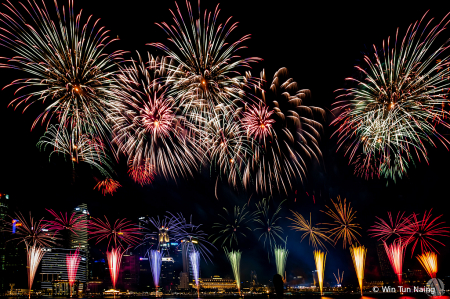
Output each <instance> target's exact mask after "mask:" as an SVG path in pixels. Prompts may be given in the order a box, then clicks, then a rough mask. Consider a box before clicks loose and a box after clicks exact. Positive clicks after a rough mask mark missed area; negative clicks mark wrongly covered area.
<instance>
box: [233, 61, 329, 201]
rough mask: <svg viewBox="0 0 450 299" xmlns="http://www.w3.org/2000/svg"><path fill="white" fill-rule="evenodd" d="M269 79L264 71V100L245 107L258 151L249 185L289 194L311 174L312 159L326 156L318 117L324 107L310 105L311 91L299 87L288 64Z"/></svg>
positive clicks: (252, 159)
mask: <svg viewBox="0 0 450 299" xmlns="http://www.w3.org/2000/svg"><path fill="white" fill-rule="evenodd" d="M247 77H248V78H249V79H250V78H251V74H250V73H248V74H247ZM265 82H266V79H265V73H264V71H263V72H262V73H261V78H260V80H259V86H256V87H255V94H256V97H257V98H260V99H261V101H260V102H259V103H255V104H250V105H247V106H246V107H245V108H244V109H243V112H242V120H241V121H242V124H243V127H244V129H245V131H246V133H247V136H248V138H249V140H251V141H252V144H253V151H254V155H252V156H249V158H248V161H247V166H246V170H245V176H244V184H245V186H247V187H248V186H250V185H251V183H252V182H253V181H254V184H255V186H256V190H257V191H258V192H268V193H270V194H272V193H273V192H274V191H275V190H278V191H284V192H286V193H287V192H288V190H290V189H291V188H292V185H293V184H294V182H295V181H296V180H297V179H300V180H303V178H304V177H305V176H306V170H307V161H308V160H311V159H315V160H317V161H319V160H320V157H321V152H320V149H319V144H318V142H319V139H320V132H321V131H322V125H321V124H320V123H319V122H317V121H315V120H314V116H315V115H317V114H320V116H321V117H322V118H323V116H324V111H323V110H322V109H320V108H317V107H312V106H306V105H304V101H308V100H309V99H310V97H311V92H310V91H309V90H306V89H302V90H299V89H298V88H297V83H296V82H295V81H293V79H292V78H289V76H288V71H287V69H286V68H281V69H279V70H278V71H277V72H276V73H275V75H274V78H273V81H272V83H271V85H270V88H267V87H266V86H265Z"/></svg>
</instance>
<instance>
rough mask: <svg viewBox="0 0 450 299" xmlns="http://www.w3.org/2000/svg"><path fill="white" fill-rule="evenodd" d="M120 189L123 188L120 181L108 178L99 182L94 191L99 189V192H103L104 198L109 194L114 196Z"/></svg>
mask: <svg viewBox="0 0 450 299" xmlns="http://www.w3.org/2000/svg"><path fill="white" fill-rule="evenodd" d="M120 187H122V185H121V184H120V183H119V182H118V181H116V180H114V179H111V178H106V179H104V180H103V181H100V182H98V183H97V185H95V187H94V190H95V189H97V190H98V191H101V192H102V194H103V196H106V195H107V194H109V195H111V196H112V195H113V193H114V192H116V191H117V189H119V188H120Z"/></svg>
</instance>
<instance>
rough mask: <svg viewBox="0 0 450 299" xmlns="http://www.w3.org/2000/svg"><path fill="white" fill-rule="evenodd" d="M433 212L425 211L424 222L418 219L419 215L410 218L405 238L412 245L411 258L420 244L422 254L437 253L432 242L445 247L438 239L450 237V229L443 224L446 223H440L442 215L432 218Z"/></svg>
mask: <svg viewBox="0 0 450 299" xmlns="http://www.w3.org/2000/svg"><path fill="white" fill-rule="evenodd" d="M431 211H432V210H430V211H429V212H427V211H425V213H424V214H423V217H422V220H419V219H417V216H418V214H415V213H413V214H412V215H411V218H410V222H409V225H408V226H407V228H406V232H405V235H406V236H405V238H404V239H406V241H407V242H408V243H410V244H412V249H411V257H412V255H413V254H414V250H415V248H416V246H417V244H420V249H421V251H422V253H424V252H426V251H436V252H438V251H437V250H436V248H434V246H433V244H432V243H431V242H436V243H438V244H441V245H443V246H445V245H444V244H443V243H442V242H440V241H439V240H437V239H436V238H437V237H449V236H450V235H449V227H444V226H442V224H444V223H445V222H443V221H441V222H438V221H439V218H441V217H442V215H440V216H437V217H436V218H432V215H431Z"/></svg>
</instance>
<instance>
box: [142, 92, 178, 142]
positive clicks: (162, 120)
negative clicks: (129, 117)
mask: <svg viewBox="0 0 450 299" xmlns="http://www.w3.org/2000/svg"><path fill="white" fill-rule="evenodd" d="M164 95H165V94H164V93H163V96H164ZM140 110H141V111H140V112H141V113H140V115H141V118H142V124H143V125H144V127H145V130H146V131H147V133H150V134H151V135H152V136H155V138H156V137H166V136H168V135H169V133H170V132H171V131H172V128H173V120H174V119H175V114H174V113H173V103H172V102H170V101H165V100H164V98H161V97H158V96H157V93H155V94H154V96H153V99H151V100H150V101H147V102H144V104H143V107H142V108H140Z"/></svg>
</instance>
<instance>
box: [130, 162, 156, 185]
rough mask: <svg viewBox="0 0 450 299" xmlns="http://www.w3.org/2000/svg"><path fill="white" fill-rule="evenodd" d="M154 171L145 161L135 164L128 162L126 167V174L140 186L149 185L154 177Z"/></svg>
mask: <svg viewBox="0 0 450 299" xmlns="http://www.w3.org/2000/svg"><path fill="white" fill-rule="evenodd" d="M155 174H156V172H155V171H154V167H153V166H151V165H149V164H148V163H146V162H145V161H144V162H143V163H142V164H140V165H137V166H134V165H133V163H130V165H129V168H128V175H129V176H130V177H131V178H132V179H133V181H135V182H136V183H138V184H139V185H141V186H144V185H150V184H151V183H152V181H153V179H154V177H155Z"/></svg>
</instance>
